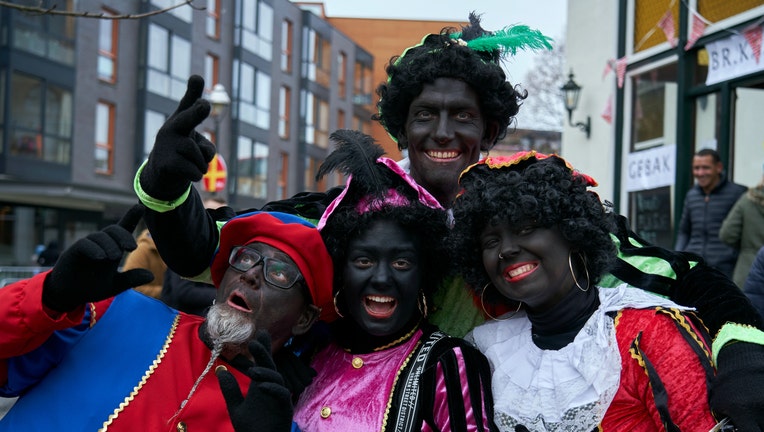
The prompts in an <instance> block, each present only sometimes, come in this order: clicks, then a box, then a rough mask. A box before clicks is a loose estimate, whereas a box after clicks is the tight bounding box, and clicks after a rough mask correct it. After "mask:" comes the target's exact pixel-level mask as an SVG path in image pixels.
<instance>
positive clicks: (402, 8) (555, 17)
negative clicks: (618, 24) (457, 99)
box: [311, 0, 568, 83]
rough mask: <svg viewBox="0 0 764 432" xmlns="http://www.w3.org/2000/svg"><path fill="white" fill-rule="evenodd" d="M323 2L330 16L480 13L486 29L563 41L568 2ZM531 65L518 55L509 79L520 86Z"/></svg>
mask: <svg viewBox="0 0 764 432" xmlns="http://www.w3.org/2000/svg"><path fill="white" fill-rule="evenodd" d="M311 1H312V0H311ZM323 3H324V11H325V13H326V15H327V16H329V17H359V18H392V19H417V20H419V19H432V20H437V21H451V20H453V21H466V20H467V15H468V14H469V12H470V11H475V12H477V13H478V14H482V26H483V28H485V29H486V30H498V29H500V28H502V27H505V26H507V25H513V24H525V25H528V26H530V27H532V28H537V29H539V30H541V31H542V32H543V33H544V34H546V35H547V36H550V37H552V38H554V39H555V40H558V39H560V40H562V38H564V36H565V19H566V15H567V4H568V0H524V1H520V0H323ZM425 31H432V30H431V29H425ZM532 66H533V53H530V52H520V53H519V54H518V55H517V56H516V57H515V58H513V59H509V60H508V62H507V68H508V73H509V74H510V76H509V77H508V78H509V80H510V81H511V82H513V83H515V82H517V83H522V81H523V79H524V78H525V75H526V73H527V72H528V71H529V70H530V69H531V68H532Z"/></svg>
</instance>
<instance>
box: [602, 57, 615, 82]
mask: <svg viewBox="0 0 764 432" xmlns="http://www.w3.org/2000/svg"><path fill="white" fill-rule="evenodd" d="M614 61H615V60H613V59H610V60H608V61H607V62H605V69H603V70H602V79H603V80H604V79H605V77H607V74H609V73H610V71H612V70H613V62H614Z"/></svg>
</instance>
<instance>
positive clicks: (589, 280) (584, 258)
mask: <svg viewBox="0 0 764 432" xmlns="http://www.w3.org/2000/svg"><path fill="white" fill-rule="evenodd" d="M576 253H577V254H578V257H579V258H580V259H581V262H582V263H583V264H584V271H585V272H586V289H584V288H581V284H579V283H578V279H576V272H574V271H573V262H572V260H571V255H573V251H570V252H568V268H570V275H571V276H573V282H575V284H576V286H577V287H578V289H580V290H581V291H583V292H587V291H589V287H590V286H591V279H589V269H588V268H586V256H585V255H584V254H582V253H581V252H576Z"/></svg>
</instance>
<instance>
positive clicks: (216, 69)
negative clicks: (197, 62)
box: [204, 53, 220, 91]
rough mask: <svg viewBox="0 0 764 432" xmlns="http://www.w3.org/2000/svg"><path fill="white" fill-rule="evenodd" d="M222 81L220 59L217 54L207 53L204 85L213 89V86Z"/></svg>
mask: <svg viewBox="0 0 764 432" xmlns="http://www.w3.org/2000/svg"><path fill="white" fill-rule="evenodd" d="M219 82H220V59H218V57H217V56H216V55H213V54H210V53H207V55H206V56H205V57H204V87H205V88H206V89H207V90H208V91H211V90H212V86H214V85H215V84H217V83H219Z"/></svg>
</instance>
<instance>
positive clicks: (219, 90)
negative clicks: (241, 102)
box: [209, 83, 231, 145]
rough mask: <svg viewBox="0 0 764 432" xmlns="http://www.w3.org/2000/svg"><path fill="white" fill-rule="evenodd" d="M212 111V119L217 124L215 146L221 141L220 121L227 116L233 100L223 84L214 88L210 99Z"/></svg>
mask: <svg viewBox="0 0 764 432" xmlns="http://www.w3.org/2000/svg"><path fill="white" fill-rule="evenodd" d="M209 101H210V105H211V108H212V109H211V110H210V117H212V120H213V121H214V122H215V145H217V144H218V141H219V140H220V120H221V119H222V118H223V116H224V115H225V112H226V109H227V108H228V105H231V98H230V96H228V93H227V92H226V91H225V87H224V86H223V84H220V83H217V84H215V85H214V86H213V87H212V91H211V92H210V97H209Z"/></svg>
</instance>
